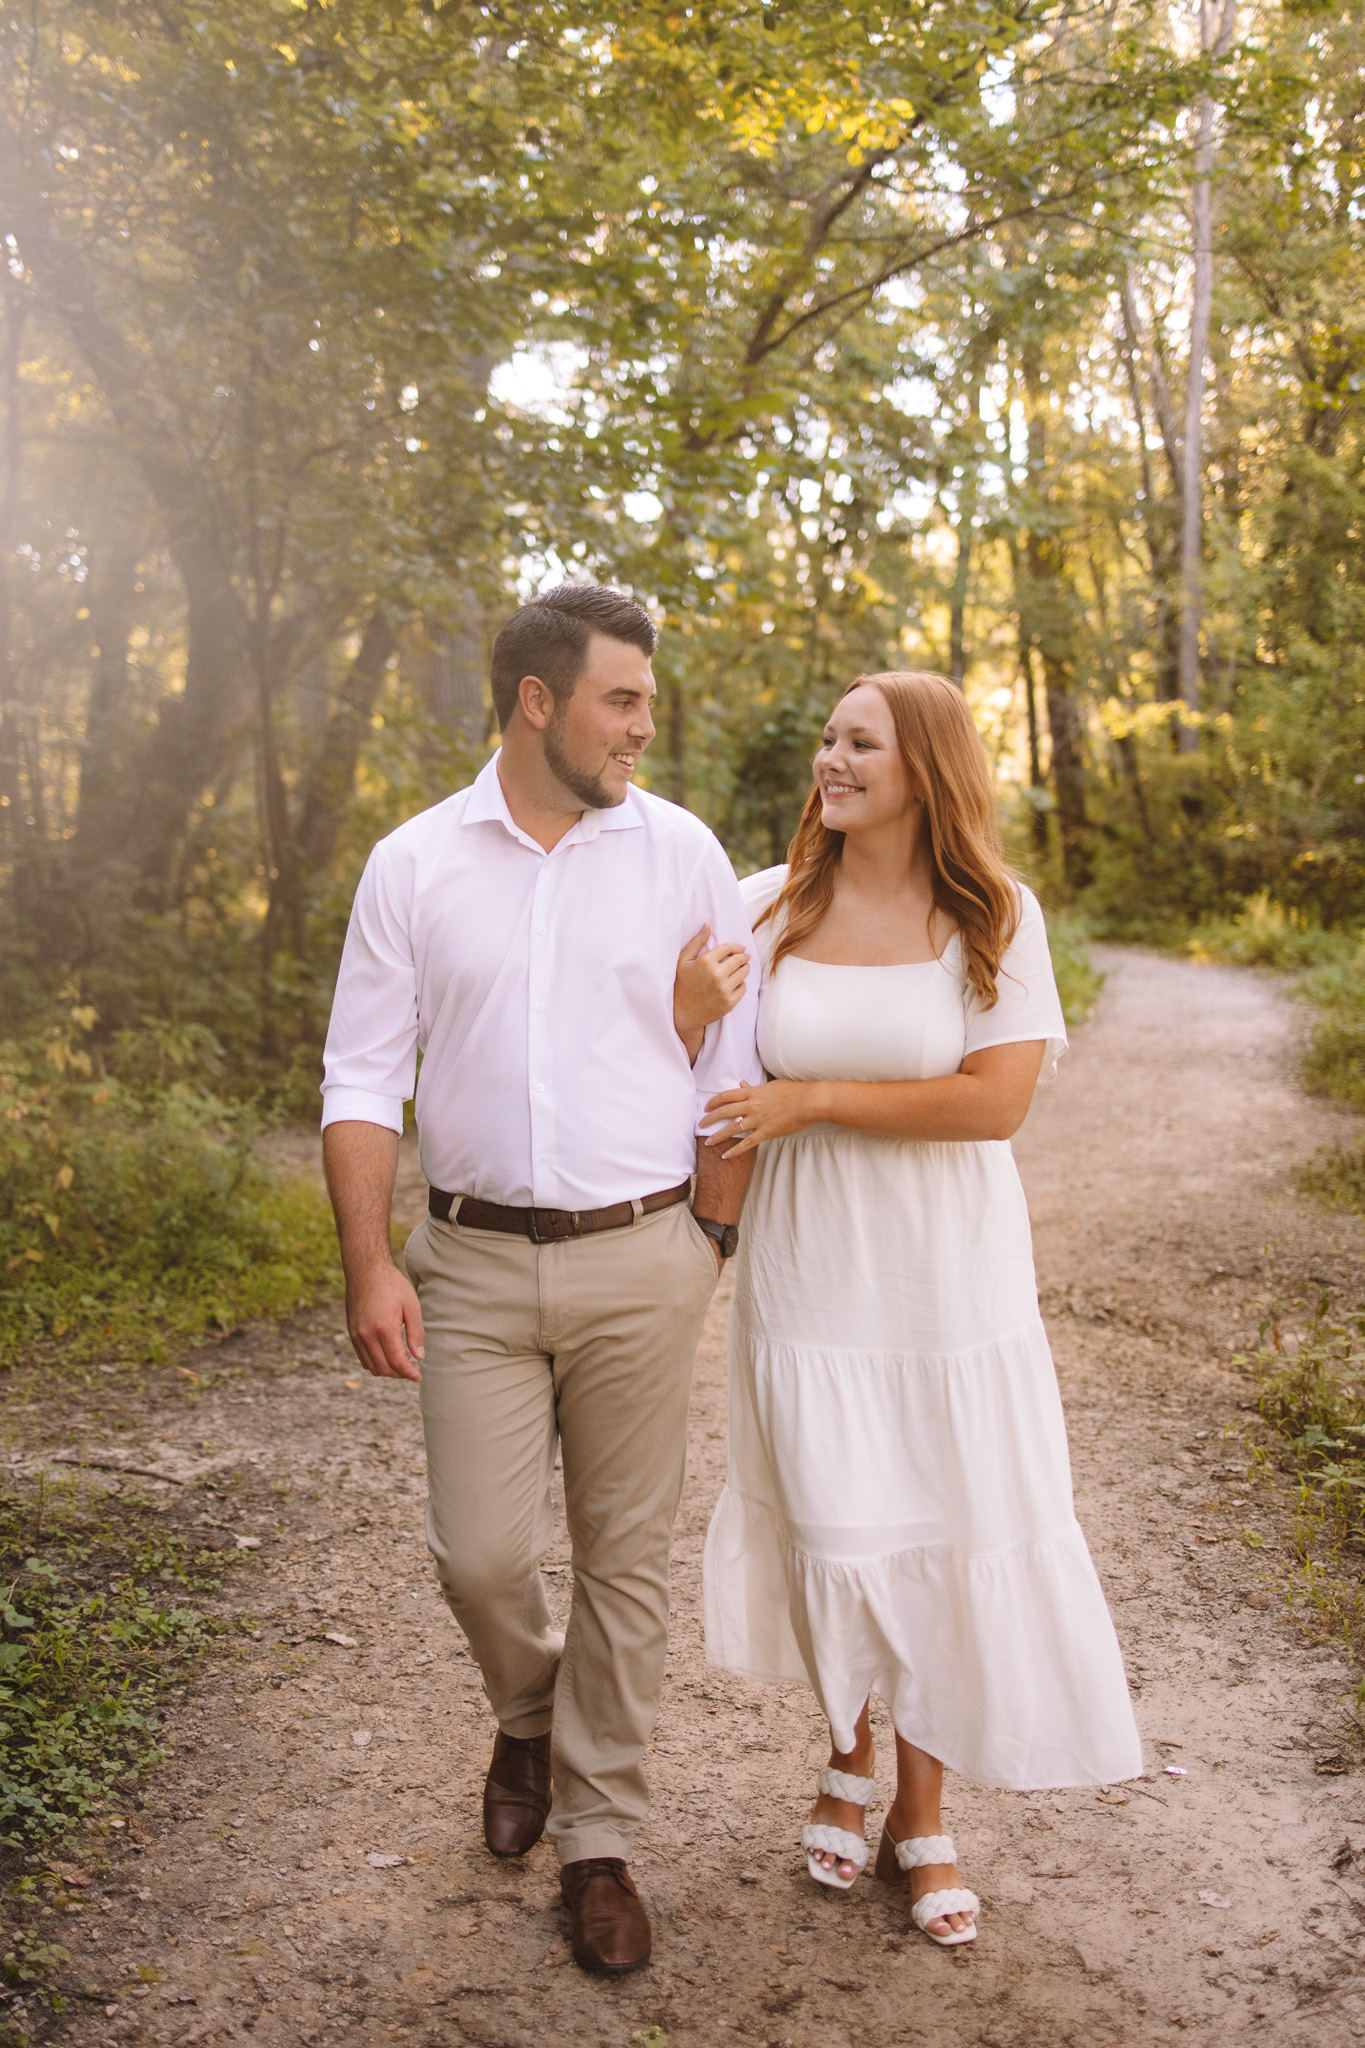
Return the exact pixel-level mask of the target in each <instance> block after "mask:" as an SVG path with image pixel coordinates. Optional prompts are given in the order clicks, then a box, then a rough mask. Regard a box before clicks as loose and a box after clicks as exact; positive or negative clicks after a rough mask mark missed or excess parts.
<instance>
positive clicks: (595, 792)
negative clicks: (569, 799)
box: [541, 704, 625, 811]
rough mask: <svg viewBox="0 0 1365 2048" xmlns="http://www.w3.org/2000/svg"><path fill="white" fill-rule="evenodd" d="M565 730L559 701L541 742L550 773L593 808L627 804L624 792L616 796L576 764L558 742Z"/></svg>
mask: <svg viewBox="0 0 1365 2048" xmlns="http://www.w3.org/2000/svg"><path fill="white" fill-rule="evenodd" d="M563 730H564V714H563V712H562V711H561V710H560V707H559V706H558V704H556V706H555V708H554V716H553V717H552V718H551V720H550V723H549V724H548V725H547V726H546V728H545V734H544V738H543V740H542V742H541V744H542V745H543V746H544V749H545V765H546V767H547V768H548V769H549V771H550V773H551V775H553V776H555V777H556V778H557V779H558V780H559V781H560V782H562V783H563V785H564V787H565V789H567V790H568V791H569V792H570V793H571V795H573V796H576V797H577V798H578V801H579V802H580V803H581V804H585V805H586V806H587V808H588V809H589V810H590V811H610V810H614V809H615V807H616V805H617V804H621V803H624V802H625V795H624V793H623V794H622V795H621V796H615V795H614V794H613V793H612V791H611V790H609V789H608V788H607V786H606V784H605V783H604V782H603V781H602V780H601V778H600V777H598V776H595V775H589V774H588V772H587V770H586V769H583V768H578V767H575V765H574V763H573V762H572V761H571V760H570V759H569V757H568V755H567V754H566V753H565V752H564V749H563V748H562V747H561V746H560V744H559V736H560V734H561V733H562V732H563Z"/></svg>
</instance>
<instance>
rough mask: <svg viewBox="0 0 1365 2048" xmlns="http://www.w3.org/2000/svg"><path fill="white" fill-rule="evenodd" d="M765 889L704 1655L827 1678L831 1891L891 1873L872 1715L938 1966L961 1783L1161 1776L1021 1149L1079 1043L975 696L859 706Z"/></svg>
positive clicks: (951, 1899)
mask: <svg viewBox="0 0 1365 2048" xmlns="http://www.w3.org/2000/svg"><path fill="white" fill-rule="evenodd" d="M743 886H744V889H745V894H746V898H747V902H748V906H749V909H750V911H751V914H752V916H753V919H754V924H755V932H756V935H757V937H758V939H759V941H760V947H761V953H762V956H763V979H762V997H761V1003H760V1011H759V1049H760V1052H761V1054H762V1057H763V1063H764V1066H765V1068H766V1069H767V1071H768V1073H769V1074H770V1075H772V1076H773V1078H772V1079H771V1080H769V1081H768V1082H767V1083H766V1084H765V1085H762V1086H759V1087H744V1088H738V1089H735V1090H733V1091H731V1092H729V1093H727V1094H723V1095H718V1096H716V1097H715V1098H714V1099H713V1100H712V1102H711V1103H710V1104H709V1105H708V1112H707V1118H706V1119H705V1121H706V1123H707V1125H708V1127H710V1128H711V1135H710V1136H708V1139H707V1142H708V1143H709V1144H716V1145H720V1146H721V1148H722V1149H723V1151H724V1154H725V1156H726V1157H727V1158H734V1157H737V1156H741V1155H742V1154H744V1153H746V1152H756V1153H757V1158H756V1161H755V1173H754V1178H753V1182H752V1186H751V1189H750V1193H749V1198H748V1202H747V1205H746V1207H745V1212H744V1222H743V1228H742V1231H741V1251H740V1257H739V1260H738V1271H737V1278H736V1291H735V1305H734V1313H733V1319H732V1323H731V1335H730V1449H729V1479H728V1483H727V1485H726V1487H725V1490H724V1492H723V1493H722V1495H721V1498H720V1501H719V1503H718V1505H717V1507H716V1511H715V1515H714V1517H713V1519H712V1522H711V1528H710V1532H709V1535H708V1538H707V1546H706V1565H705V1574H706V1637H707V1655H708V1657H709V1659H710V1661H711V1662H712V1663H715V1664H718V1665H722V1666H724V1667H726V1668H727V1669H729V1670H732V1671H736V1672H740V1673H743V1674H745V1675H747V1676H749V1677H754V1678H760V1679H767V1680H779V1679H792V1678H798V1677H801V1676H803V1675H804V1676H805V1677H807V1678H808V1679H809V1681H810V1683H811V1685H812V1687H813V1688H814V1690H815V1694H816V1697H817V1699H818V1700H819V1702H820V1705H821V1709H822V1711H823V1712H824V1714H825V1716H826V1718H827V1719H828V1721H829V1724H830V1761H829V1767H828V1769H826V1770H824V1771H822V1772H821V1773H820V1780H819V1792H820V1796H819V1798H818V1799H817V1800H816V1803H815V1806H814V1808H813V1810H812V1813H811V1817H810V1824H809V1825H808V1826H807V1828H806V1829H805V1831H804V1834H803V1837H802V1840H803V1845H804V1847H805V1848H806V1851H807V1864H808V1867H809V1870H810V1874H811V1876H812V1877H813V1878H815V1879H816V1880H817V1881H818V1882H819V1883H821V1884H825V1885H832V1886H835V1887H838V1888H841V1889H843V1888H846V1887H847V1886H848V1885H850V1884H851V1883H852V1882H853V1880H854V1878H855V1877H856V1876H857V1875H858V1873H859V1871H861V1870H862V1869H863V1868H864V1867H865V1865H866V1863H867V1861H868V1853H869V1852H868V1845H867V1843H866V1842H865V1840H864V1837H863V1819H864V1809H865V1808H866V1806H867V1805H869V1804H870V1803H871V1801H872V1799H873V1797H874V1795H875V1789H876V1788H875V1784H874V1781H873V1748H872V1736H871V1731H870V1728H869V1722H868V1698H869V1695H870V1694H871V1693H872V1692H874V1691H875V1692H878V1693H880V1694H881V1696H882V1698H883V1699H884V1700H885V1701H886V1703H887V1706H888V1708H889V1710H890V1714H891V1719H892V1722H893V1724H894V1727H895V1731H896V1796H895V1799H894V1801H893V1803H892V1805H891V1807H890V1809H889V1810H888V1813H887V1817H886V1827H885V1830H884V1832H883V1835H882V1840H881V1847H880V1850H879V1853H878V1856H877V1864H876V1874H877V1876H878V1877H882V1878H886V1879H888V1880H891V1881H895V1882H901V1883H906V1884H908V1887H909V1892H910V1898H911V1913H912V1918H913V1919H914V1921H915V1924H916V1925H917V1926H918V1927H920V1928H921V1929H922V1930H923V1931H924V1932H925V1933H926V1934H928V1935H929V1937H930V1938H931V1939H932V1940H934V1941H936V1942H938V1943H940V1944H941V1945H944V1946H948V1945H951V1944H953V1943H957V1942H963V1941H970V1940H972V1939H973V1938H974V1936H975V1934H976V1920H977V1915H978V1913H979V1904H978V1901H977V1899H976V1898H975V1896H974V1895H973V1894H972V1893H971V1892H969V1891H966V1890H965V1889H964V1888H963V1887H962V1883H961V1880H960V1878H959V1876H958V1872H957V1869H956V1867H955V1863H954V1850H953V1844H952V1842H951V1840H950V1839H949V1838H948V1837H946V1836H944V1835H943V1834H942V1831H941V1827H942V1824H941V1819H940V1813H939V1801H940V1793H941V1787H942V1781H943V1767H944V1765H945V1764H947V1765H949V1766H950V1767H951V1768H952V1769H954V1770H956V1771H959V1772H961V1773H964V1774H966V1775H968V1776H970V1777H973V1778H976V1779H977V1780H979V1781H980V1782H982V1783H985V1784H989V1785H998V1786H1006V1787H1010V1788H1012V1789H1015V1790H1026V1789H1035V1788H1038V1787H1043V1786H1060V1785H1078V1784H1094V1783H1111V1782H1113V1781H1114V1780H1116V1779H1121V1778H1125V1777H1131V1776H1135V1775H1136V1774H1137V1773H1138V1772H1140V1771H1141V1768H1142V1756H1141V1746H1140V1743H1139V1740H1138V1735H1137V1730H1136V1727H1135V1725H1134V1721H1133V1715H1132V1709H1131V1706H1130V1703H1129V1698H1128V1690H1127V1685H1126V1683H1125V1680H1124V1675H1123V1666H1122V1662H1121V1659H1120V1656H1119V1650H1118V1645H1117V1642H1116V1641H1115V1637H1114V1630H1113V1626H1112V1624H1111V1622H1110V1618H1109V1613H1108V1610H1107V1608H1106V1606H1105V1602H1104V1595H1103V1594H1102V1592H1101V1590H1100V1586H1099V1582H1098V1580H1097V1578H1096V1576H1095V1571H1094V1567H1093V1565H1092V1564H1091V1561H1090V1555H1089V1552H1088V1550H1087V1549H1086V1544H1085V1538H1084V1537H1083V1535H1082V1534H1081V1531H1080V1528H1079V1527H1078V1525H1077V1522H1076V1519H1075V1515H1074V1512H1073V1509H1072V1501H1071V1481H1070V1468H1069V1463H1068V1457H1067V1446H1066V1433H1065V1426H1064V1423H1063V1419H1062V1411H1061V1405H1060V1401H1059V1398H1058V1393H1057V1383H1056V1377H1055V1375H1054V1372H1053V1367H1052V1359H1051V1354H1050V1352H1049V1350H1048V1343H1047V1337H1046V1335H1045V1333H1044V1330H1043V1325H1042V1321H1041V1319H1040V1317H1039V1313H1038V1301H1037V1293H1036V1287H1035V1282H1034V1274H1033V1255H1032V1245H1031V1240H1030V1235H1029V1223H1028V1211H1027V1208H1026V1206H1025V1202H1024V1194H1023V1190H1022V1188H1021V1186H1020V1184H1019V1177H1018V1174H1017V1172H1016V1170H1015V1165H1014V1158H1013V1155H1012V1153H1011V1151H1010V1147H1009V1143H1008V1140H1009V1137H1010V1135H1011V1133H1012V1132H1014V1131H1016V1130H1017V1129H1018V1128H1019V1125H1020V1124H1021V1123H1022V1122H1023V1119H1024V1116H1025V1113H1026V1111H1027V1109H1028V1105H1029V1101H1030V1098H1031V1096H1032V1094H1033V1089H1034V1085H1035V1083H1036V1082H1037V1079H1038V1075H1039V1072H1040V1069H1041V1068H1042V1066H1043V1064H1044V1062H1045V1061H1046V1063H1047V1065H1048V1068H1049V1070H1050V1069H1051V1067H1052V1066H1053V1064H1054V1063H1055V1060H1056V1058H1057V1055H1058V1054H1059V1053H1060V1052H1061V1051H1062V1050H1063V1049H1064V1047H1065V1045H1066V1029H1065V1026H1064V1024H1063V1021H1062V1012H1061V1005H1060V1003H1059V1001H1058V998H1057V990H1056V984H1055V982H1054V980H1053V976H1052V967H1051V962H1050V960H1049V957H1048V949H1047V935H1046V932H1045V930H1044V926H1043V919H1042V913H1041V911H1040V909H1039V907H1038V904H1037V901H1036V900H1035V898H1034V897H1033V896H1032V895H1031V894H1030V892H1029V891H1028V890H1027V889H1024V888H1023V887H1021V885H1020V884H1019V883H1018V882H1016V881H1015V880H1013V879H1012V877H1011V876H1010V875H1009V874H1008V872H1007V870H1006V868H1005V866H1004V864H1003V861H1002V858H1001V852H1000V839H999V828H998V825H997V822H996V811H995V802H994V797H993V793H992V790H991V784H990V778H989V774H988V772H987V767H986V761H985V756H984V754H983V751H982V748H981V744H980V741H979V740H978V738H977V735H976V731H975V728H974V727H973V725H972V720H971V714H970V712H969V711H968V710H967V707H966V703H965V701H964V699H963V697H962V695H961V693H960V691H958V690H956V689H955V688H954V687H953V686H952V684H951V683H949V682H946V681H945V680H944V679H943V678H942V677H941V676H934V675H925V674H912V673H892V674H885V675H868V676H859V677H858V678H857V680H856V681H855V682H853V683H852V684H850V685H849V688H848V689H847V691H846V692H845V693H844V695H843V697H842V698H841V699H840V701H839V703H838V704H837V705H836V707H835V709H834V712H833V714H832V716H831V718H830V721H829V724H828V726H827V727H826V730H825V734H824V740H823V744H822V745H821V747H820V750H819V752H818V753H817V754H816V756H815V787H814V789H813V790H812V792H811V795H810V798H809V800H808V802H807V804H806V807H805V810H804V812H803V814H802V817H801V822H800V825H799V827H798V828H797V833H796V837H795V839H794V840H793V842H792V848H791V862H790V865H789V866H788V867H785V868H771V869H769V870H768V871H767V872H766V873H764V874H759V875H754V876H751V877H750V879H749V880H748V881H747V882H746V883H745V884H744V885H743Z"/></svg>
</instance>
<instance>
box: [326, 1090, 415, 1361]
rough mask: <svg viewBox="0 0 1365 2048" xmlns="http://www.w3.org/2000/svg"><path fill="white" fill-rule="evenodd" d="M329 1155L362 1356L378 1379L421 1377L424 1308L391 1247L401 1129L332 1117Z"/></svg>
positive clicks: (350, 1324)
mask: <svg viewBox="0 0 1365 2048" xmlns="http://www.w3.org/2000/svg"><path fill="white" fill-rule="evenodd" d="M322 1157H323V1164H324V1166H325V1167H326V1170H327V1192H328V1193H329V1194H330V1196H331V1198H332V1210H333V1213H334V1214H335V1216H336V1220H337V1236H338V1237H339V1238H340V1240H341V1263H342V1266H343V1267H344V1269H345V1273H346V1327H347V1329H348V1330H349V1331H350V1333H351V1342H352V1344H353V1345H354V1346H355V1352H356V1356H357V1358H358V1359H359V1360H360V1362H361V1364H362V1365H363V1366H364V1367H365V1369H366V1371H367V1372H372V1373H373V1374H374V1375H375V1377H376V1378H377V1379H389V1380H417V1379H420V1378H421V1377H422V1375H421V1371H420V1368H419V1364H418V1361H419V1360H420V1359H421V1358H422V1356H423V1333H422V1311H421V1308H420V1306H419V1304H418V1300H417V1293H416V1290H415V1288H414V1287H413V1285H412V1283H411V1281H410V1280H408V1279H407V1277H406V1276H405V1275H404V1274H403V1273H400V1272H399V1270H398V1267H397V1265H396V1264H395V1263H394V1257H393V1252H392V1251H391V1249H390V1247H389V1217H390V1214H391V1212H392V1208H393V1184H394V1180H395V1178H396V1176H397V1172H398V1136H397V1133H396V1132H394V1131H391V1130H386V1129H385V1128H384V1127H383V1126H382V1125H380V1124H367V1123H334V1124H328V1126H327V1128H326V1130H325V1131H324V1132H323V1134H322Z"/></svg>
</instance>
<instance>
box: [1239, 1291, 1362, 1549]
mask: <svg viewBox="0 0 1365 2048" xmlns="http://www.w3.org/2000/svg"><path fill="white" fill-rule="evenodd" d="M1270 1334H1271V1337H1272V1345H1273V1348H1272V1345H1266V1346H1265V1347H1264V1348H1263V1349H1262V1350H1261V1351H1260V1352H1259V1353H1258V1355H1257V1357H1256V1358H1255V1360H1254V1361H1253V1363H1254V1365H1255V1367H1256V1368H1257V1370H1258V1371H1259V1373H1260V1375H1261V1380H1260V1388H1259V1398H1258V1400H1257V1407H1258V1408H1259V1410H1260V1412H1261V1415H1262V1416H1263V1418H1264V1419H1265V1421H1266V1422H1267V1423H1268V1424H1269V1425H1270V1427H1271V1428H1272V1429H1273V1430H1274V1431H1275V1433H1276V1435H1277V1436H1279V1437H1280V1438H1282V1439H1283V1441H1284V1442H1285V1443H1286V1445H1287V1446H1288V1449H1289V1451H1290V1453H1291V1455H1292V1458H1293V1461H1294V1464H1295V1466H1296V1467H1297V1469H1298V1472H1299V1475H1300V1478H1301V1481H1302V1483H1303V1485H1304V1486H1305V1487H1306V1488H1307V1489H1309V1490H1310V1491H1311V1493H1312V1494H1313V1495H1315V1496H1316V1497H1317V1498H1318V1500H1319V1501H1320V1502H1322V1503H1323V1504H1324V1505H1325V1506H1326V1508H1327V1509H1328V1511H1329V1513H1330V1517H1331V1520H1332V1522H1333V1523H1334V1524H1335V1526H1336V1530H1337V1533H1338V1534H1339V1535H1340V1536H1342V1537H1346V1538H1355V1539H1358V1538H1360V1537H1361V1536H1365V1330H1363V1329H1362V1322H1361V1319H1360V1318H1359V1317H1350V1318H1345V1319H1343V1320H1341V1321H1337V1320H1335V1319H1334V1316H1333V1309H1332V1304H1331V1302H1330V1300H1328V1299H1327V1298H1326V1297H1324V1298H1323V1299H1322V1300H1320V1301H1319V1302H1318V1304H1317V1306H1316V1308H1315V1309H1314V1310H1313V1312H1312V1313H1311V1315H1310V1317H1309V1320H1308V1323H1307V1326H1306V1328H1305V1329H1304V1330H1303V1332H1302V1333H1301V1335H1300V1337H1299V1340H1298V1344H1297V1347H1296V1348H1295V1349H1294V1350H1293V1352H1292V1354H1287V1353H1286V1352H1285V1350H1284V1349H1282V1348H1281V1345H1280V1343H1279V1342H1278V1341H1277V1339H1278V1332H1276V1331H1275V1330H1274V1329H1273V1326H1272V1327H1271V1330H1270Z"/></svg>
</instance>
